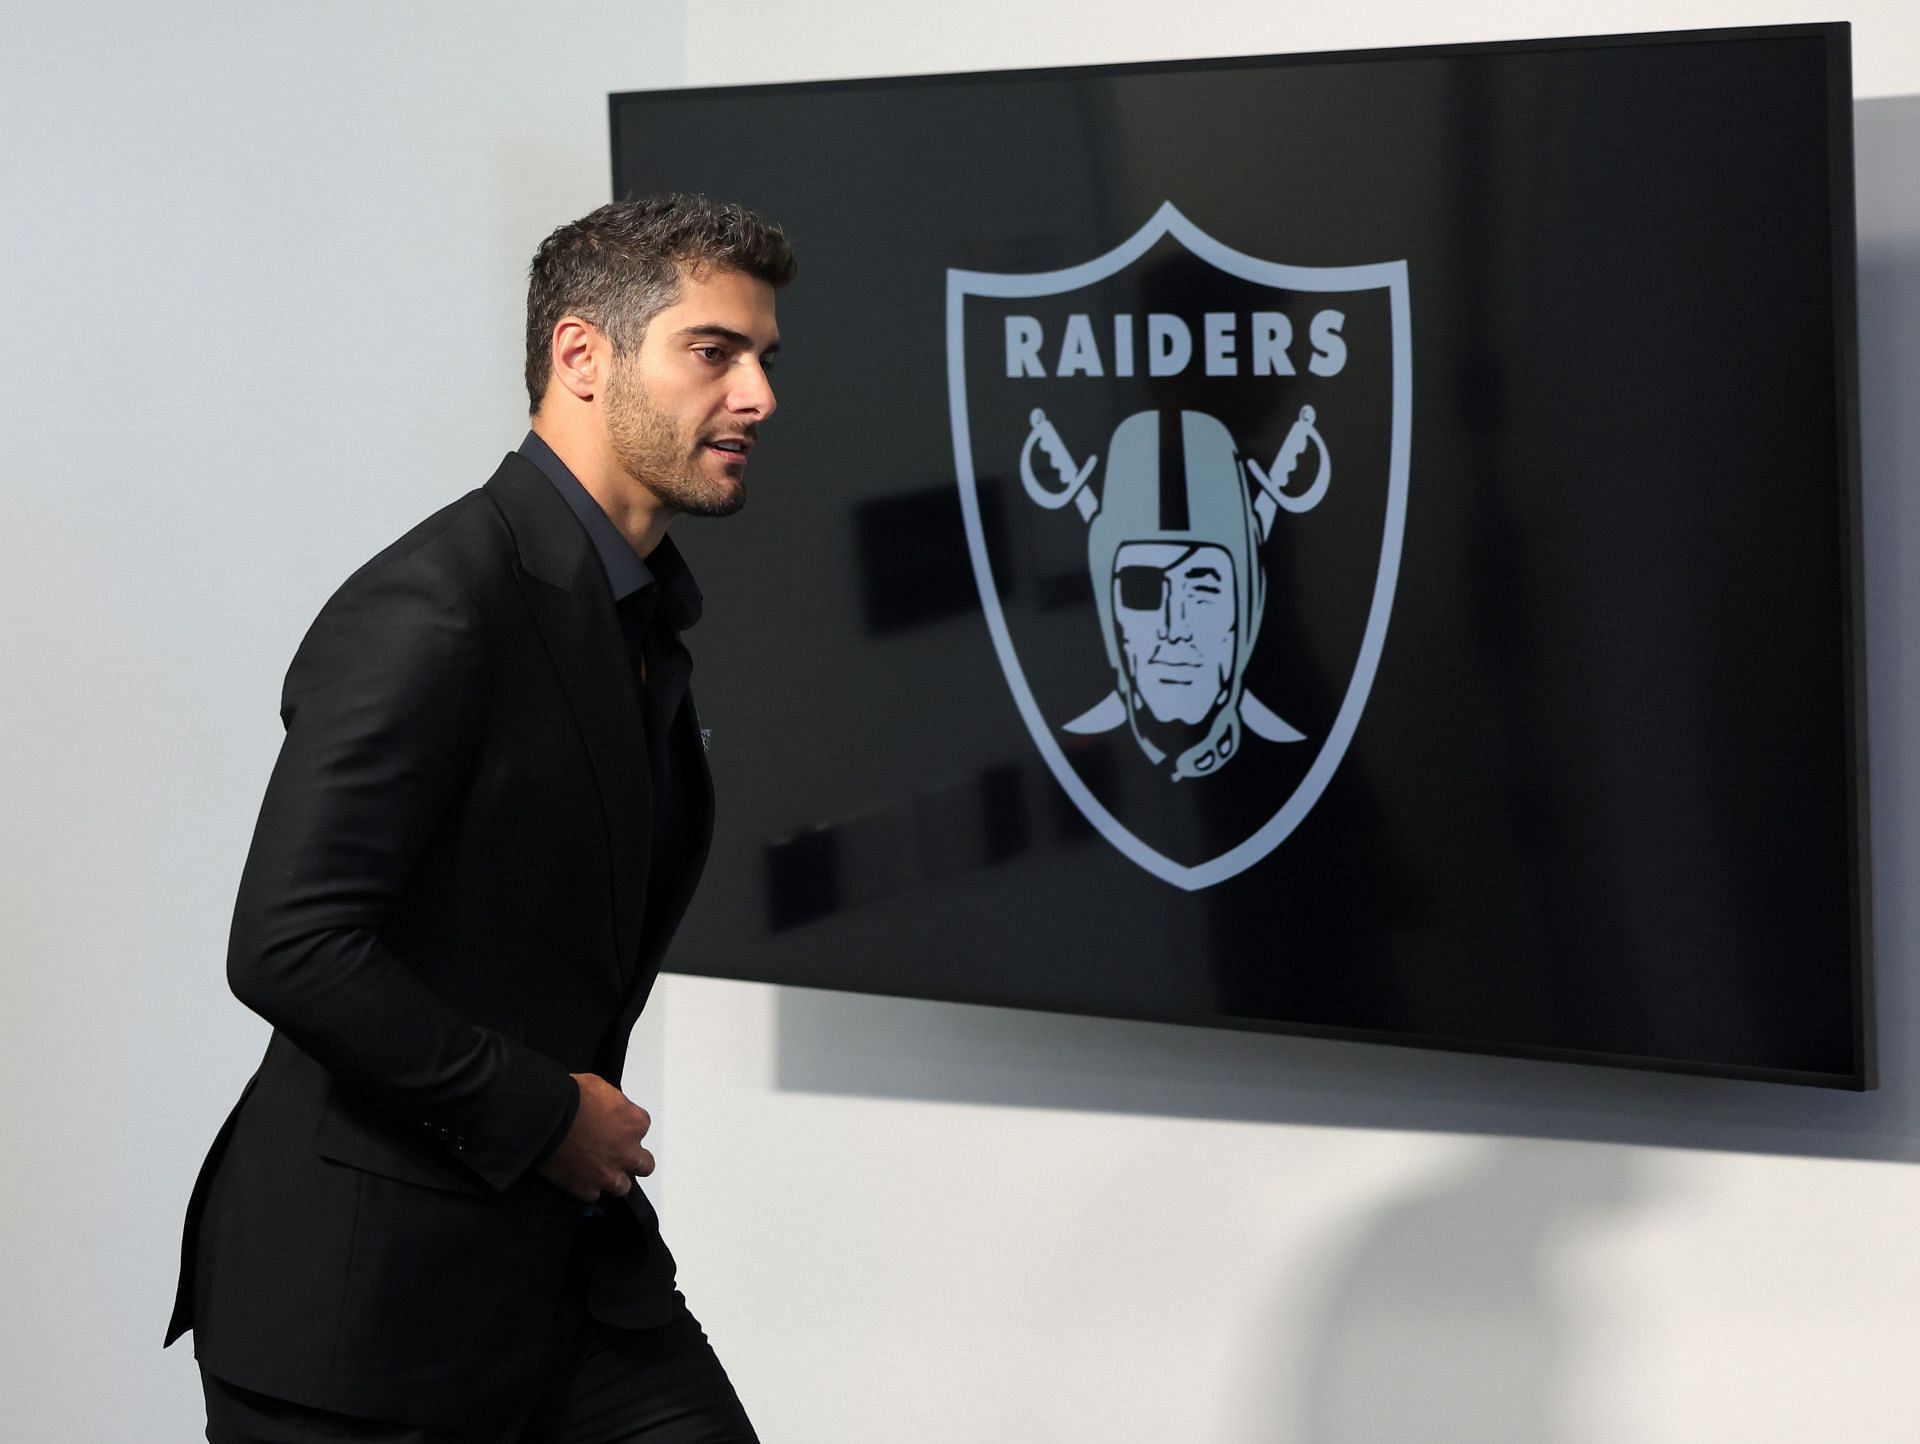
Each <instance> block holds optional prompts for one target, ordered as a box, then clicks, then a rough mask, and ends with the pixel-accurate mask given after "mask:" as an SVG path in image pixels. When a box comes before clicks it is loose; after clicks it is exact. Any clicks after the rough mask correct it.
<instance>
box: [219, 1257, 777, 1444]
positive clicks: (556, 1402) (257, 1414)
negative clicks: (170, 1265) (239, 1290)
mask: <svg viewBox="0 0 1920 1444" xmlns="http://www.w3.org/2000/svg"><path fill="white" fill-rule="evenodd" d="M587 1256H588V1255H587V1254H586V1253H585V1252H581V1253H578V1254H576V1257H575V1265H576V1267H575V1268H574V1269H572V1270H570V1276H569V1277H568V1279H567V1286H566V1288H565V1289H564V1290H563V1291H562V1303H561V1313H560V1317H559V1318H557V1319H556V1320H555V1368H554V1370H553V1375H552V1378H551V1379H550V1381H549V1383H548V1385H547V1387H546V1388H544V1389H543V1390H542V1391H541V1392H540V1393H539V1394H538V1395H537V1396H536V1397H534V1398H531V1399H528V1400H526V1401H525V1402H524V1403H523V1404H522V1405H521V1407H520V1408H519V1409H518V1410H517V1411H515V1412H514V1413H512V1414H511V1415H510V1416H508V1417H504V1418H501V1419H498V1420H494V1421H491V1422H489V1423H488V1424H486V1425H485V1426H482V1427H479V1428H475V1429H472V1430H456V1431H451V1432H450V1431H447V1430H443V1429H425V1428H422V1427H420V1426H419V1425H415V1424H396V1423H392V1422H383V1421H381V1420H378V1419H361V1418H356V1417H354V1416H352V1415H348V1414H336V1413H333V1412H331V1411H329V1410H325V1409H315V1408H311V1407H309V1406H307V1405H304V1404H295V1403H291V1402H289V1401H287V1400H284V1399H275V1398H271V1397H269V1396H267V1395H265V1394H256V1393H254V1392H253V1391H252V1390H249V1389H242V1388H239V1387H237V1386H235V1385H233V1384H229V1383H227V1382H226V1381H225V1380H223V1379H219V1378H216V1377H215V1376H213V1375H212V1374H209V1373H207V1371H206V1370H204V1369H202V1370H201V1371H200V1380H201V1384H202V1386H203V1388H204V1390H205V1392H206V1399H207V1439H208V1441H209V1444H320V1441H329V1444H334V1441H344V1440H354V1441H359V1444H759V1436H757V1435H756V1434H755V1433H754V1432H753V1425H752V1424H750V1423H749V1422H748V1421H747V1415H746V1411H745V1410H744V1409H743V1408H741V1406H740V1400H739V1398H738V1396H737V1395H736V1394H735V1393H734V1391H733V1384H732V1382H731V1381H729V1380H728V1378H727V1373H726V1370H725V1369H723V1368H721V1367H720V1360H719V1359H718V1358H717V1357H716V1356H715V1355H714V1352H713V1348H712V1346H711V1345H710V1344H709V1343H708V1342H707V1336H706V1334H705V1332H704V1331H703V1330H702V1329H701V1327H700V1324H699V1322H698V1320H696V1319H695V1318H694V1316H693V1315H692V1314H691V1313H689V1312H688V1311H687V1307H686V1301H685V1300H684V1299H682V1298H681V1297H680V1295H679V1294H678V1293H676V1294H675V1295H674V1314H673V1318H672V1320H671V1321H670V1322H669V1323H666V1324H664V1325H662V1326H661V1327H660V1328H657V1329H616V1328H613V1327H611V1326H609V1325H607V1324H603V1323H601V1322H599V1321H598V1320H597V1319H593V1318H591V1317H590V1316H589V1315H588V1314H587V1311H586V1303H585V1299H586V1293H587V1290H586V1279H585V1278H584V1277H583V1276H582V1269H581V1267H580V1265H581V1264H582V1262H583V1260H584V1259H585V1258H586V1257H587Z"/></svg>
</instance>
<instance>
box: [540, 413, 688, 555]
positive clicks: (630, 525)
mask: <svg viewBox="0 0 1920 1444" xmlns="http://www.w3.org/2000/svg"><path fill="white" fill-rule="evenodd" d="M533 434H534V435H535V436H537V437H539V438H540V439H541V440H542V441H544V442H546V443H547V445H548V446H550V447H552V448H553V454H554V455H555V456H557V457H559V458H560V460H561V461H563V462H564V463H566V468H567V470H568V471H570V472H572V473H573V474H574V477H575V479H576V480H578V481H579V483H580V485H582V486H583V487H585V488H586V489H587V495H588V496H591V497H592V498H593V499H594V501H596V502H597V503H599V506H600V510H602V511H604V512H605V513H606V514H607V520H609V521H611V522H612V523H613V525H614V528H615V529H616V530H617V531H618V532H619V533H620V535H621V536H623V537H625V538H626V539H627V545H628V546H630V547H632V548H633V549H634V551H635V552H637V553H638V554H639V555H640V556H641V557H642V558H645V557H649V556H651V555H653V549H654V548H655V547H657V546H659V545H660V539H661V538H662V537H664V536H665V535H666V534H667V527H668V526H669V525H671V524H672V522H673V518H674V516H675V515H676V513H675V512H674V510H673V509H672V508H671V507H669V506H667V505H666V503H664V502H662V501H661V500H660V498H659V497H657V496H655V495H654V494H653V493H652V492H651V491H649V490H648V489H647V488H646V487H645V486H643V485H642V484H641V483H640V482H638V481H636V480H635V479H634V478H633V477H631V476H629V475H628V474H627V472H626V471H625V469H624V468H622V467H621V465H620V463H619V461H618V460H617V459H616V458H615V457H614V454H613V450H612V448H611V447H610V446H608V445H607V440H606V437H605V436H604V435H597V434H590V433H587V432H585V431H584V430H583V429H581V428H578V427H571V426H566V425H563V424H559V423H556V422H555V421H554V420H553V418H551V417H549V416H548V415H547V414H546V413H545V412H544V411H543V412H542V413H541V414H540V415H538V416H535V417H534V418H533Z"/></svg>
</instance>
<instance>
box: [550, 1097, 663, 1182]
mask: <svg viewBox="0 0 1920 1444" xmlns="http://www.w3.org/2000/svg"><path fill="white" fill-rule="evenodd" d="M572 1076H573V1081H574V1083H575V1084H576V1085H577V1086H578V1087H579V1089H580V1111H579V1112H578V1113H576V1114H575V1115H574V1119H573V1127H571V1128H569V1129H568V1130H567V1136H566V1137H565V1138H564V1139H563V1140H561V1143H560V1146H559V1147H558V1148H556V1149H554V1151H553V1152H552V1153H551V1154H550V1155H549V1156H548V1157H547V1160H546V1162H544V1163H542V1164H541V1165H540V1176H541V1177H542V1178H544V1179H546V1180H547V1182H549V1183H551V1184H553V1185H554V1186H555V1187H556V1188H559V1189H563V1190H564V1191H566V1192H567V1193H570V1194H572V1195H573V1196H574V1197H575V1198H577V1199H579V1200H580V1201H581V1202H582V1203H592V1202H593V1201H594V1200H595V1199H597V1198H599V1197H600V1195H601V1194H603V1193H607V1194H612V1195H613V1196H614V1197H615V1198H618V1197H620V1196H621V1195H622V1194H625V1193H626V1192H627V1191H628V1190H630V1189H631V1188H632V1187H633V1175H634V1174H636V1173H637V1174H639V1175H640V1176H641V1177H642V1178H645V1177H646V1176H647V1175H648V1174H649V1173H652V1172H653V1155H652V1154H651V1153H649V1152H647V1150H646V1149H645V1148H644V1147H642V1145H641V1141H642V1140H643V1139H644V1138H645V1137H646V1136H647V1129H649V1128H650V1127H652V1126H653V1119H652V1118H650V1117H648V1116H647V1110H646V1109H644V1108H642V1107H641V1106H640V1105H639V1104H638V1103H635V1102H634V1101H633V1100H632V1099H631V1098H629V1097H627V1095H626V1094H624V1093H622V1092H621V1091H620V1090H619V1089H618V1088H616V1087H614V1086H613V1085H612V1084H611V1083H609V1082H607V1080H606V1079H604V1078H601V1077H598V1076H596V1075H595V1074H592V1073H575V1074H573V1075H572Z"/></svg>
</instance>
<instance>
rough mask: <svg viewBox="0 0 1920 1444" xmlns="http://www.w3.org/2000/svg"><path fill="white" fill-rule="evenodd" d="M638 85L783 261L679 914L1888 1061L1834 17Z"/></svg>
mask: <svg viewBox="0 0 1920 1444" xmlns="http://www.w3.org/2000/svg"><path fill="white" fill-rule="evenodd" d="M611 108H612V132H613V158H614V184H615V190H616V193H617V194H619V195H621V196H634V195H641V194H647V193H653V192H658V191H667V190H699V191H706V192H709V193H712V194H715V195H718V196H721V197H724V198H729V199H734V200H739V201H742V202H744V203H746V204H748V205H750V206H752V207H754V208H755V209H757V210H760V211H762V212H763V213H765V214H767V215H769V216H771V217H773V218H774V219H776V220H778V221H779V222H781V223H782V224H783V225H784V226H785V227H786V229H787V231H788V233H789V234H790V236H791V237H792V239H793V241H794V244H795V247H796V250H797V252H798V255H799V259H800V276H799V279H798V281H797V282H796V283H795V284H794V285H793V286H792V287H791V288H790V290H788V291H786V292H785V293H783V294H782V296H781V298H780V302H779V307H780V323H781V330H782V333H783V337H784V341H785V345H784V352H785V355H784V357H783V359H782V362H781V369H780V371H779V372H778V374H777V375H776V376H775V378H774V380H775V385H776V389H777V391H778V394H779V402H780V405H779V411H778V414H777V415H776V416H775V417H773V418H772V419H771V420H770V421H769V422H768V424H767V425H766V427H765V428H764V431H763V434H762V439H761V445H760V446H759V448H758V449H757V450H756V452H755V455H754V461H753V465H752V468H751V472H750V475H749V481H748V489H749V497H750V503H749V505H748V507H747V508H746V510H745V511H744V512H743V513H742V514H741V515H739V516H738V517H736V518H733V519H730V520H726V521H717V522H698V521H693V520H691V519H689V520H685V521H682V522H681V523H679V524H678V525H677V527H676V530H675V536H676V538H678V539H679V541H680V543H681V546H682V548H683V549H684V550H685V551H686V553H687V554H688V556H689V558H690V561H691V564H692V566H693V568H694V571H695V573H696V575H697V577H698V579H699V581H700V584H701V586H702V589H703V591H704V592H705V595H706V613H705V617H704V619H703V620H702V621H701V623H700V625H699V626H698V628H697V629H696V630H695V631H694V632H693V633H692V634H690V636H689V643H690V645H691V647H692V649H693V651H694V654H695V656H696V658H697V663H696V672H695V677H694V691H695V694H696V696H697V698H698V706H699V711H700V717H701V723H702V725H703V726H704V727H705V728H706V729H707V730H708V732H709V734H710V739H711V744H710V753H709V760H710V762H711V764H712V768H713V771H714V776H715V780H716V786H717V790H718V806H719V821H718V832H717V838H716V841H715V845H714V850H713V856H712V860H711V862H710V864H709V867H708V871H707V875H706V881H705V883H704V885H703V889H702V893H701V895H700V897H699V899H698V900H697V901H696V903H695V905H694V909H693V911H692V913H691V914H690V916H689V918H688V921H687V924H686V927H685V929H684V931H683V934H682V939H681V941H680V943H679V944H678V945H677V947H676V950H675V953H674V956H673V958H672V960H671V965H672V966H673V967H675V968H677V969H679V970H682V971H686V972H691V973H699V974H707V975H715V976H724V977H733V978H744V979H754V980H761V981H768V982H778V983H788V984H797V985H803V986H810V987H824V988H838V989H852V990H857V991H865V992H877V993H888V994H897V995H905V996H912V997H921V998H938V999H953V1000H960V1001H966V1002H973V1003H984V1004H998V1005H1006V1006H1014V1007H1025V1008H1040V1009H1052V1010H1064V1011H1071V1012H1076V1013H1089V1014H1098V1015H1107V1016H1113V1017H1126V1018H1146V1019H1160V1020H1170V1021H1177V1022H1181V1023H1188V1024H1198V1025H1211V1026H1222V1027H1234V1028H1251V1029H1266V1030H1272V1031H1276V1032H1291V1033H1311V1034H1319V1035H1332V1036H1338V1037H1348V1038H1355V1039H1365V1040H1371V1041H1387V1042H1403V1043H1412V1044H1421V1045H1426V1046H1439V1047H1448V1048H1459V1049H1467V1050H1473V1051H1481V1052H1492V1053H1504V1054H1512V1055H1520V1056H1532V1057H1549V1058H1559V1059H1575V1060H1585V1061H1591V1062H1602V1063H1611V1064H1623V1065H1632V1066H1643V1067H1652V1068H1663V1069H1673V1070H1679V1071H1688V1072H1706V1073H1716V1074H1724V1075H1730V1076H1735V1077H1744V1078H1756V1079H1769V1080H1775V1081H1781V1082H1795V1083H1809V1084H1823V1085H1828V1086H1836V1087H1850V1088H1863V1087H1867V1086H1870V1085H1871V1080H1872V1058H1871V1037H1872V1031H1871V1027H1870V1008H1869V1001H1870V999H1869V987H1868V982H1869V977H1870V967H1869V936H1868V912H1867V898H1866V889H1867V862H1866V828H1865V805H1864V797H1865V776H1866V758H1865V747H1864V730H1863V708H1862V697H1863V677H1862V665H1863V652H1862V639H1861V589H1860V548H1859V526H1860V523H1859V476H1858V445H1857V435H1856V433H1857V423H1856V386H1855V375H1854V354H1855V319H1854V255H1853V197H1852V144H1851V119H1852V114H1851V100H1850V85H1849V61H1848V30H1847V27H1846V26H1845V25H1839V24H1835V25H1809V26H1793V27H1777V28H1766V29H1747V30H1727V31H1706V32H1692V33H1683V34H1659V35H1631V36H1613V37H1603V38H1584V39H1574V40H1564V41H1530V42H1525V43H1516V44H1496V45H1469V46H1448V47H1436V48H1421V49H1410V50H1383V51H1367V52H1357V53H1346V54H1333V55H1303V56H1262V57H1253V58H1233V59H1220V60H1209V61H1182V62H1175V63H1167V64H1141V65H1121V66H1095V67H1087V68H1075V69H1064V70H1045V71H1010V72H1000V73H992V74H965V75H933V76H918V77H912V78H905V79H878V80H851V81H836V82H825V83H809V84H791V85H768V86H751V87H732V88H723V89H691V90H673V91H654V92H645V93H633V94H621V95H616V96H614V97H612V103H611Z"/></svg>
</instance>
